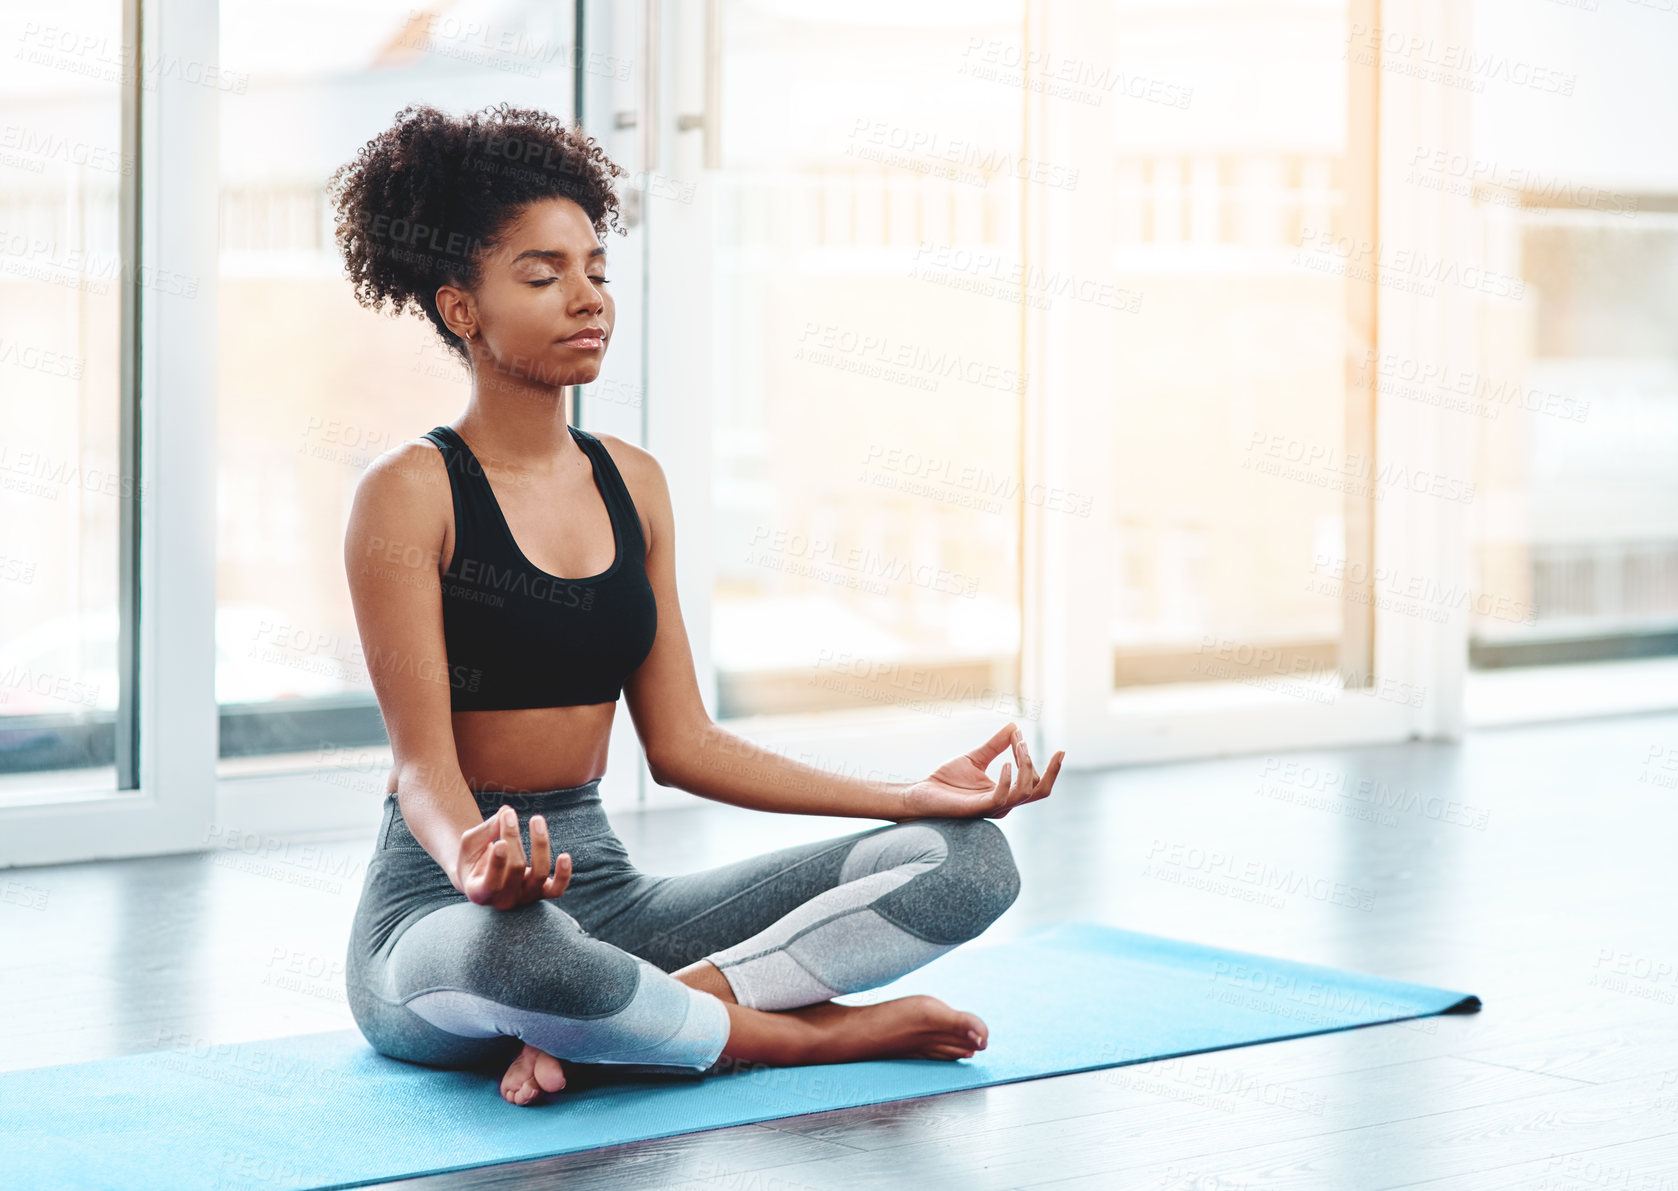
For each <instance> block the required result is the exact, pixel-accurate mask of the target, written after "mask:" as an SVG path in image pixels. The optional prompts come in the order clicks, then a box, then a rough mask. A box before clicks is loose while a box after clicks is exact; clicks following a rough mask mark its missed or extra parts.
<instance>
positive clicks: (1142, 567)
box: [1103, 0, 1369, 688]
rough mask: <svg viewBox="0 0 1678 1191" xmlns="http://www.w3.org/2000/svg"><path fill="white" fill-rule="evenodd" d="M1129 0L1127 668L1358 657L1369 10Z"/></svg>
mask: <svg viewBox="0 0 1678 1191" xmlns="http://www.w3.org/2000/svg"><path fill="white" fill-rule="evenodd" d="M1116 15H1117V25H1118V37H1117V42H1116V44H1115V45H1114V46H1112V47H1110V48H1109V49H1108V50H1107V51H1106V53H1107V58H1106V60H1105V61H1104V62H1103V65H1107V66H1109V68H1110V70H1111V73H1112V75H1113V76H1114V78H1115V85H1114V86H1113V87H1111V88H1110V89H1109V91H1108V92H1107V105H1108V109H1109V110H1110V111H1111V113H1112V116H1113V124H1112V129H1113V131H1112V151H1113V153H1114V154H1115V167H1116V188H1117V193H1116V195H1115V203H1114V219H1115V220H1116V221H1117V224H1118V236H1117V239H1118V247H1117V250H1116V251H1117V257H1118V259H1117V261H1116V271H1117V274H1118V283H1119V285H1120V286H1121V287H1122V288H1123V290H1124V292H1126V293H1128V294H1131V295H1133V299H1132V300H1133V306H1134V309H1133V310H1132V311H1131V312H1130V313H1127V314H1125V315H1124V316H1123V317H1119V318H1116V319H1115V320H1114V325H1115V327H1116V332H1115V335H1114V337H1113V376H1114V393H1113V402H1114V409H1115V411H1116V416H1115V424H1114V427H1113V433H1114V441H1113V495H1114V517H1115V524H1114V525H1113V526H1112V534H1113V539H1112V540H1113V550H1114V556H1113V561H1114V575H1115V583H1114V590H1113V605H1112V645H1113V654H1114V657H1113V681H1114V686H1115V687H1117V688H1123V687H1129V686H1134V685H1138V684H1149V683H1166V682H1205V681H1227V680H1232V679H1243V678H1247V677H1251V678H1253V679H1254V680H1255V681H1257V682H1259V683H1260V684H1268V683H1270V682H1272V681H1274V680H1275V678H1276V676H1277V675H1278V674H1282V675H1294V674H1300V675H1304V674H1308V673H1310V672H1313V671H1333V670H1335V669H1337V668H1338V667H1339V666H1340V665H1341V664H1342V661H1345V663H1346V664H1347V665H1350V666H1352V667H1354V668H1359V667H1361V666H1363V665H1364V664H1365V663H1364V662H1363V661H1362V659H1361V658H1360V659H1351V658H1346V659H1342V656H1341V653H1342V651H1341V638H1342V632H1343V628H1344V625H1345V619H1346V608H1347V605H1346V603H1345V601H1344V600H1343V598H1342V594H1341V587H1340V581H1339V576H1340V575H1341V574H1342V573H1343V571H1344V567H1345V563H1346V552H1347V528H1346V515H1345V511H1346V505H1347V501H1348V499H1358V498H1359V496H1360V492H1361V490H1360V489H1359V487H1358V481H1357V480H1356V478H1355V477H1356V474H1357V473H1356V468H1357V464H1356V461H1355V457H1349V455H1348V448H1347V426H1348V423H1347V416H1348V403H1349V400H1357V399H1358V398H1356V397H1355V396H1353V395H1349V394H1348V390H1347V381H1346V367H1345V361H1346V358H1347V351H1348V336H1349V327H1348V301H1349V294H1348V284H1349V283H1348V280H1347V274H1348V272H1350V271H1351V270H1349V269H1348V264H1347V261H1346V259H1345V256H1344V254H1342V253H1341V252H1339V251H1338V246H1339V245H1340V244H1343V243H1344V242H1345V241H1344V239H1343V238H1344V237H1345V236H1347V235H1348V234H1350V235H1353V236H1360V237H1367V236H1368V234H1369V233H1367V232H1366V231H1364V230H1362V229H1360V228H1358V227H1356V226H1354V223H1355V221H1356V220H1357V219H1358V218H1360V216H1359V215H1358V213H1357V209H1356V208H1354V207H1353V206H1351V205H1349V204H1348V201H1347V196H1348V188H1349V185H1350V180H1351V176H1352V172H1353V171H1355V170H1358V169H1364V170H1367V169H1368V165H1367V163H1366V162H1364V161H1361V160H1354V159H1353V156H1352V155H1351V154H1349V151H1348V143H1349V142H1348V136H1347V128H1348V119H1349V117H1348V86H1347V73H1348V63H1347V60H1346V57H1345V50H1346V45H1347V40H1348V19H1349V18H1348V9H1347V5H1346V4H1345V3H1344V2H1343V0H1341V2H1334V0H1324V2H1318V3H1308V4H1300V3H1297V2H1294V0H1290V2H1288V3H1274V2H1255V3H1250V4H1243V5H1235V6H1227V7H1225V8H1223V9H1220V11H1219V14H1218V19H1217V20H1215V21H1207V20H1206V19H1205V16H1204V13H1202V12H1200V11H1198V10H1194V9H1190V8H1187V7H1185V6H1183V5H1180V4H1175V3H1168V2H1165V0H1156V2H1133V3H1119V4H1117V5H1116ZM1118 82H1122V83H1123V86H1122V87H1120V86H1118V85H1117V83H1118ZM1348 488H1350V489H1351V493H1352V495H1351V497H1349V496H1348ZM1265 650H1269V651H1271V652H1270V653H1268V654H1266V653H1265V652H1264V651H1265ZM1263 657H1269V658H1271V659H1273V660H1272V661H1271V662H1269V663H1266V664H1263V665H1257V664H1256V663H1255V662H1254V659H1255V658H1263Z"/></svg>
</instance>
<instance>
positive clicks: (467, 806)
mask: <svg viewBox="0 0 1678 1191" xmlns="http://www.w3.org/2000/svg"><path fill="white" fill-rule="evenodd" d="M449 510H450V496H449V477H448V472H447V470H446V469H445V468H444V465H443V458H442V455H440V454H439V453H438V451H437V449H436V448H435V447H433V446H431V444H430V443H428V442H424V441H418V442H412V443H405V444H403V445H402V446H400V447H397V448H395V449H394V450H392V451H389V452H387V453H386V454H384V455H381V456H379V458H378V459H376V460H374V461H373V463H372V464H371V465H370V466H369V467H368V469H367V471H366V472H365V473H364V474H363V475H362V477H361V480H360V482H359V483H357V485H356V490H355V499H354V502H353V503H352V505H351V507H350V516H349V525H348V528H347V529H346V530H345V534H344V571H345V573H346V575H347V577H348V579H349V587H350V601H351V603H352V605H353V606H354V609H355V624H356V630H357V632H358V633H359V634H360V637H361V650H362V656H363V658H364V659H365V661H366V663H367V673H368V676H369V677H370V678H371V679H372V682H373V692H374V694H375V695H376V696H377V698H378V701H379V710H380V712H381V713H382V714H383V715H384V721H385V728H386V730H387V731H388V732H389V734H390V746H391V752H392V753H393V755H394V757H395V766H394V768H393V769H392V773H391V780H392V782H394V788H395V792H396V796H397V799H398V802H399V803H400V805H401V808H402V818H403V819H404V820H405V821H406V822H407V824H408V829H409V830H410V831H412V832H413V835H414V838H415V839H416V840H418V841H419V844H420V846H421V847H423V848H424V849H425V850H426V851H427V852H428V853H430V855H431V858H432V859H433V860H435V861H436V862H437V863H438V864H439V865H441V866H442V868H443V871H444V872H446V873H448V874H449V879H450V880H451V881H453V882H454V883H455V887H456V888H457V889H458V888H460V879H459V877H458V876H457V874H456V868H457V862H458V860H459V851H460V845H461V836H462V835H463V834H464V833H465V832H466V831H467V830H468V829H470V828H473V827H476V826H478V825H479V824H480V823H482V822H484V817H483V815H482V814H480V813H479V811H478V804H477V800H476V799H475V798H473V796H472V791H471V789H470V788H469V787H468V786H467V784H466V779H465V776H464V775H463V774H462V773H461V771H460V759H459V757H458V756H457V755H456V753H455V747H454V726H453V721H452V719H451V718H450V714H449V706H450V705H449V691H450V685H449V684H450V679H451V672H450V669H449V663H448V656H447V646H446V645H445V643H444V640H443V589H442V584H441V582H440V580H439V579H438V576H437V566H438V561H439V554H440V552H441V549H442V542H443V535H444V532H445V529H446V526H447V521H446V520H445V519H446V518H447V517H448V516H449V515H450V512H449Z"/></svg>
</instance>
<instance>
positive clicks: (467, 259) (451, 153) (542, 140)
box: [327, 103, 629, 365]
mask: <svg viewBox="0 0 1678 1191" xmlns="http://www.w3.org/2000/svg"><path fill="white" fill-rule="evenodd" d="M628 172H629V171H627V170H625V169H624V168H623V167H621V166H619V165H617V164H616V163H615V162H613V161H612V160H611V159H609V158H608V157H607V156H606V154H605V152H604V151H603V150H602V149H601V148H600V146H599V145H597V144H596V143H595V142H594V140H593V138H591V137H589V136H586V135H584V134H583V132H582V131H581V130H580V129H578V128H574V127H572V126H571V125H569V124H567V123H565V122H564V121H563V120H560V119H559V118H558V117H556V116H551V115H549V114H547V113H546V112H542V111H538V110H536V109H532V108H514V107H509V106H508V105H507V104H506V103H502V104H499V105H496V104H491V105H489V106H488V107H485V108H483V109H481V110H480V111H477V112H472V113H470V114H468V115H466V116H465V117H463V118H456V117H454V116H450V115H449V114H448V113H446V112H443V111H439V110H438V109H437V108H435V107H432V106H431V105H430V104H410V105H408V106H407V107H405V108H403V109H402V110H401V111H399V112H397V113H396V121H395V123H394V124H392V125H391V126H390V127H389V128H387V129H386V130H385V131H383V132H381V133H379V134H378V135H377V136H375V137H374V138H373V139H372V140H370V141H368V142H367V143H366V144H365V145H363V146H362V147H361V151H360V152H359V153H357V154H356V157H355V159H354V160H353V161H349V162H346V163H345V164H343V165H341V166H339V167H338V168H337V169H336V170H334V171H333V172H332V176H331V178H330V179H329V180H328V182H327V196H328V197H329V199H330V200H331V202H332V205H333V207H334V209H335V211H336V214H335V216H334V218H335V222H336V223H337V231H336V233H335V238H336V240H337V243H338V248H339V250H340V251H341V252H342V253H343V256H344V271H345V273H346V274H347V275H348V276H349V278H350V280H351V281H353V282H354V283H355V300H356V301H357V302H359V303H360V304H361V305H363V306H366V307H369V308H371V309H373V310H382V309H383V308H384V304H385V302H386V301H389V302H390V303H391V304H392V307H393V309H392V312H391V313H392V315H393V316H395V315H400V314H401V313H403V312H404V311H407V310H409V309H414V310H417V311H419V312H420V313H423V314H424V315H425V317H426V318H428V319H430V320H431V325H432V326H433V327H435V328H436V329H437V333H438V335H440V336H442V339H443V342H444V343H445V344H446V345H447V346H448V348H449V349H450V350H451V351H453V352H454V353H455V354H456V355H457V356H459V357H460V358H461V360H462V361H463V362H465V363H467V364H468V365H470V362H471V353H470V352H468V351H467V349H466V346H465V344H464V343H462V342H461V340H460V338H459V337H458V336H456V335H455V334H454V332H452V331H450V330H449V328H448V325H447V324H446V323H444V322H443V319H442V316H441V315H440V314H439V313H438V312H437V288H438V287H439V286H442V285H458V286H460V287H461V288H463V289H471V288H473V287H474V286H476V285H477V284H478V282H479V281H480V280H481V272H480V270H481V269H482V266H483V263H484V258H485V255H486V253H487V252H488V250H489V249H492V248H494V247H495V246H496V245H497V242H498V239H499V237H500V236H501V235H502V234H503V233H504V232H505V231H506V228H507V226H508V225H509V224H511V223H512V222H513V221H514V220H515V219H516V218H518V216H519V215H520V213H521V212H522V209H523V208H524V207H525V206H526V205H527V204H529V203H532V202H535V201H537V200H540V199H546V198H554V197H560V198H568V199H571V200H572V201H574V202H575V203H576V204H577V205H578V206H580V207H581V208H582V209H583V211H584V213H586V214H587V215H588V217H589V219H590V220H592V221H593V223H594V231H595V234H596V235H598V236H600V237H601V238H602V239H604V238H605V235H606V231H607V228H608V226H611V227H614V228H616V229H617V230H618V232H619V233H620V234H623V233H624V232H625V231H626V230H627V229H625V228H622V227H619V226H618V223H617V216H618V197H617V194H616V192H615V191H614V189H613V183H612V179H613V178H614V177H616V176H618V175H620V174H627V173H628ZM608 221H610V222H608Z"/></svg>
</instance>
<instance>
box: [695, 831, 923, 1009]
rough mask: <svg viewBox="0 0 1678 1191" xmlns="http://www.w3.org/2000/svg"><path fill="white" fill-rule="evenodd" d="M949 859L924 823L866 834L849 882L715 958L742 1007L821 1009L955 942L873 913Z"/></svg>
mask: <svg viewBox="0 0 1678 1191" xmlns="http://www.w3.org/2000/svg"><path fill="white" fill-rule="evenodd" d="M948 857H949V848H948V846H947V844H946V843H945V840H944V837H943V836H942V835H940V834H939V833H938V832H937V831H936V830H934V829H933V828H931V827H928V826H926V825H924V824H918V823H917V824H905V825H903V826H901V827H897V828H892V829H888V830H886V831H881V832H878V833H875V834H873V835H868V836H864V837H863V838H862V839H860V840H858V841H857V842H856V843H855V844H854V845H852V847H851V849H850V851H849V853H848V854H847V855H846V857H845V861H844V863H843V864H842V865H841V866H840V869H839V879H840V881H841V882H843V883H842V884H839V885H836V886H834V887H833V888H832V889H829V890H826V891H825V892H823V893H819V894H817V895H816V896H815V897H812V898H811V899H810V900H808V901H806V902H805V903H804V904H803V905H801V906H798V907H797V908H796V909H794V910H793V911H792V912H791V913H789V914H787V915H785V916H784V917H782V918H781V919H779V920H778V921H777V922H775V923H774V924H772V925H771V926H770V927H769V928H768V929H766V930H763V931H760V932H759V933H757V934H755V935H753V936H752V937H751V938H749V939H744V940H742V941H741V942H739V943H737V944H735V945H734V946H732V947H727V948H724V949H723V950H721V951H718V952H715V953H713V954H712V955H711V956H710V957H709V958H710V960H711V962H712V963H714V964H716V965H717V967H718V968H720V969H721V970H722V973H723V976H724V977H725V978H726V979H727V980H728V983H729V987H730V988H731V989H733V990H734V996H735V998H736V999H737V1000H738V1001H739V1002H740V1004H742V1005H745V1006H748V1007H750V1008H753V1009H792V1008H796V1007H798V1006H800V1005H813V1004H815V1003H816V1002H818V1001H825V1000H828V999H829V998H831V997H834V996H838V995H840V994H842V993H848V992H859V991H861V990H863V989H867V988H875V987H878V986H879V985H881V984H886V983H889V982H890V981H892V980H895V979H896V978H897V977H899V976H901V975H903V974H904V973H905V972H910V971H913V970H914V969H915V968H918V967H920V966H921V965H923V964H925V963H927V962H929V961H931V960H933V959H936V958H937V957H938V956H940V955H942V954H944V952H946V951H948V950H950V948H951V947H953V946H954V945H955V944H953V943H933V942H929V941H927V940H925V939H922V938H919V937H917V936H916V935H913V934H911V933H909V932H908V931H906V930H903V929H902V928H901V927H899V926H897V925H895V924H894V923H891V922H888V921H887V920H886V919H885V918H882V917H881V916H880V915H879V914H878V913H876V912H875V911H874V910H873V909H872V908H871V907H872V905H873V903H874V902H875V901H877V900H878V899H879V898H880V897H882V896H883V895H885V894H886V893H889V892H890V891H892V890H894V889H897V888H899V887H900V886H902V885H904V884H906V883H907V882H909V881H911V880H913V879H914V878H915V877H916V876H917V875H919V874H921V873H925V872H929V871H931V870H932V869H935V868H937V867H938V866H939V865H941V864H943V863H945V861H946V860H947V859H948Z"/></svg>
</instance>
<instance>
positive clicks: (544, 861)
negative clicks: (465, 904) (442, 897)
mask: <svg viewBox="0 0 1678 1191" xmlns="http://www.w3.org/2000/svg"><path fill="white" fill-rule="evenodd" d="M548 847H549V841H548V821H547V820H546V819H545V818H543V817H542V816H541V815H531V816H530V851H531V857H530V862H529V863H528V864H526V863H525V859H524V845H523V843H522V842H521V841H520V840H519V817H518V813H517V812H516V811H514V810H513V808H512V807H510V806H501V807H498V808H496V812H495V814H493V815H491V816H490V817H489V818H487V819H485V820H484V821H483V822H482V823H479V824H478V825H477V826H476V827H469V828H467V829H466V830H465V831H463V832H462V833H461V836H460V852H459V855H458V856H457V858H456V860H455V888H457V889H459V890H460V891H461V892H462V893H464V894H465V895H466V896H467V898H468V899H470V900H471V901H474V902H476V903H477V904H478V905H480V906H494V907H495V908H496V909H497V910H511V909H513V908H514V907H516V906H522V905H524V904H526V903H527V902H533V901H537V900H539V899H541V898H544V897H558V896H559V895H560V894H562V893H564V892H565V887H566V886H567V885H569V884H570V883H571V853H569V852H561V853H560V854H559V855H558V856H556V857H554V860H553V871H552V873H551V875H550V873H549V869H548Z"/></svg>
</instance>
